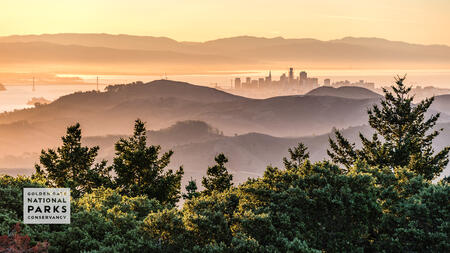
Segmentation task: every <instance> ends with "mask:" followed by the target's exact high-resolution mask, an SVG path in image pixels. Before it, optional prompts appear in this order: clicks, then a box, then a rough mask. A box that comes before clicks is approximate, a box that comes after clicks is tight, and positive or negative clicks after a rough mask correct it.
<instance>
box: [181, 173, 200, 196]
mask: <svg viewBox="0 0 450 253" xmlns="http://www.w3.org/2000/svg"><path fill="white" fill-rule="evenodd" d="M197 189H198V188H197V183H196V182H195V180H193V179H192V178H191V180H189V182H188V184H187V185H186V193H183V199H192V198H194V197H198V196H199V195H200V193H199V192H198V191H197Z"/></svg>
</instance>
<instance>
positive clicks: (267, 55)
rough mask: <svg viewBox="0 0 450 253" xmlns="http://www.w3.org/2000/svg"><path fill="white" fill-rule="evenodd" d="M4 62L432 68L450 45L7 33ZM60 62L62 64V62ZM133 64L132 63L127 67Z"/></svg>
mask: <svg viewBox="0 0 450 253" xmlns="http://www.w3.org/2000/svg"><path fill="white" fill-rule="evenodd" d="M0 45H1V46H0V54H1V55H2V57H1V59H0V66H10V65H11V64H12V63H14V65H16V66H21V67H22V68H25V69H26V68H27V67H30V66H31V65H33V66H36V64H40V66H45V68H42V70H44V69H46V70H47V71H49V70H50V71H51V70H53V71H66V72H67V71H69V72H73V71H75V70H77V71H79V69H75V68H74V67H73V66H72V65H71V64H78V65H80V64H83V66H84V67H83V68H84V70H87V71H94V70H95V71H96V72H98V71H102V72H108V73H111V71H112V69H114V70H116V72H117V73H147V74H148V72H149V69H152V72H153V73H163V72H164V71H171V72H172V73H189V72H196V71H197V72H198V71H200V72H204V71H223V70H230V71H231V70H236V69H240V70H253V69H255V67H256V68H262V69H267V68H268V67H271V68H275V67H276V68H283V67H284V66H286V64H288V63H289V64H294V65H306V64H307V65H308V66H309V67H310V68H317V67H322V68H324V67H328V68H329V67H340V68H342V67H351V68H373V67H377V68H390V67H397V66H398V64H400V63H401V64H402V66H403V67H405V68H408V67H415V68H430V67H441V68H443V67H448V66H449V65H450V60H449V59H450V47H448V46H444V45H418V44H409V43H405V42H396V41H388V40H384V39H379V38H353V37H347V38H343V39H340V40H330V41H320V40H315V39H285V38H281V37H276V38H259V37H251V36H240V37H232V38H224V39H217V40H212V41H206V42H178V41H175V40H172V39H169V38H164V37H151V36H131V35H110V34H43V35H23V36H6V37H0ZM53 64H59V65H60V66H58V68H55V66H53ZM123 66H129V67H131V66H133V68H123Z"/></svg>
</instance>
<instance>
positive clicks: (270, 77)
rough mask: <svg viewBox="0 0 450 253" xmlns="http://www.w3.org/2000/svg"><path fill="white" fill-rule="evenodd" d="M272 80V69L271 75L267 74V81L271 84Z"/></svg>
mask: <svg viewBox="0 0 450 253" xmlns="http://www.w3.org/2000/svg"><path fill="white" fill-rule="evenodd" d="M271 82H272V71H269V76H266V83H267V84H270V83H271Z"/></svg>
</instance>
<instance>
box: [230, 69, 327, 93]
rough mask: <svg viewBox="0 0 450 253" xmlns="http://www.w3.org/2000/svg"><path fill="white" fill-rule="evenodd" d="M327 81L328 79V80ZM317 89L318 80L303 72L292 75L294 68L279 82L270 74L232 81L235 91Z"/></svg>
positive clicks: (284, 74) (282, 76)
mask: <svg viewBox="0 0 450 253" xmlns="http://www.w3.org/2000/svg"><path fill="white" fill-rule="evenodd" d="M328 81H329V79H328ZM317 87H319V79H317V78H315V77H308V73H306V72H305V71H302V72H300V74H299V75H298V76H295V74H294V68H290V69H289V75H286V73H283V74H282V75H281V76H280V79H279V80H272V72H270V71H269V75H268V76H266V77H262V78H258V79H252V78H251V77H247V78H245V80H242V79H241V78H240V77H237V78H235V79H234V88H235V89H271V88H272V89H301V90H310V89H314V88H317Z"/></svg>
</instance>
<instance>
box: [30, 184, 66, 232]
mask: <svg viewBox="0 0 450 253" xmlns="http://www.w3.org/2000/svg"><path fill="white" fill-rule="evenodd" d="M23 223H25V224H70V189H69V188H23Z"/></svg>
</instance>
